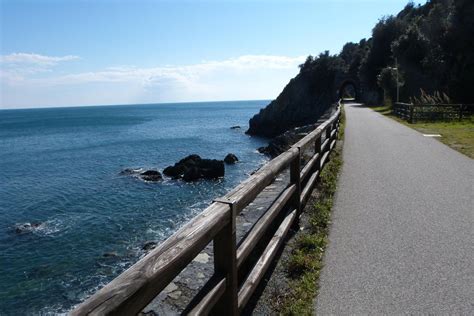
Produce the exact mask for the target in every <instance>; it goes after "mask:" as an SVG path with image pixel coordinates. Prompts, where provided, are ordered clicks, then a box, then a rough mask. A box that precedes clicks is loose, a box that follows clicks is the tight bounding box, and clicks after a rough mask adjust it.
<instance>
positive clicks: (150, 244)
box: [142, 241, 158, 251]
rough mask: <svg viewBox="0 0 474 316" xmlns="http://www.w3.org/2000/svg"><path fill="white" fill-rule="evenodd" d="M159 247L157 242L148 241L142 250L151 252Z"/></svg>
mask: <svg viewBox="0 0 474 316" xmlns="http://www.w3.org/2000/svg"><path fill="white" fill-rule="evenodd" d="M157 245H158V243H157V242H156V241H147V242H146V243H145V244H144V245H143V247H142V250H145V251H150V250H153V249H155V248H156V246H157Z"/></svg>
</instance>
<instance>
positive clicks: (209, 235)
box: [71, 101, 341, 315]
mask: <svg viewBox="0 0 474 316" xmlns="http://www.w3.org/2000/svg"><path fill="white" fill-rule="evenodd" d="M340 117H341V103H340V101H339V103H338V106H337V109H336V112H335V113H334V114H333V115H332V116H331V117H330V118H329V119H327V120H326V121H325V122H324V123H322V124H321V125H319V126H318V127H317V128H316V129H314V130H313V131H312V132H311V133H309V134H308V135H306V136H305V137H304V138H302V139H301V140H300V141H298V142H297V143H296V144H294V145H293V146H292V147H291V148H290V149H289V150H287V151H286V152H284V153H282V154H281V155H279V156H278V157H276V158H274V159H273V160H271V161H270V162H268V163H267V164H266V165H264V166H263V167H262V168H260V169H259V170H258V171H257V172H256V173H255V174H254V175H252V176H251V177H249V178H248V179H247V180H246V181H244V182H242V183H241V184H239V185H238V186H237V187H235V188H234V189H233V190H232V191H230V192H229V193H227V194H226V195H225V196H223V197H222V198H219V199H216V200H214V202H213V203H212V204H211V205H210V206H209V207H207V208H206V209H205V210H204V211H203V212H201V213H200V214H199V215H197V216H196V217H194V218H193V219H192V220H191V221H189V222H188V223H187V224H185V225H184V226H183V227H182V228H181V229H179V230H178V231H177V232H176V233H174V234H173V235H172V236H171V237H169V238H168V239H167V240H165V241H164V242H163V243H161V244H160V245H159V246H158V247H157V248H155V249H154V250H152V251H151V252H150V253H149V254H148V255H146V256H145V257H143V258H142V259H140V260H139V261H138V262H136V263H135V264H134V265H132V266H131V267H130V268H128V269H127V270H126V271H125V272H123V273H122V274H120V275H119V276H118V277H116V278H115V279H114V280H112V281H111V282H110V283H108V284H107V285H105V286H104V287H103V288H102V289H100V290H99V291H97V292H96V293H95V294H93V295H92V296H91V297H89V298H88V299H87V300H86V301H84V302H83V303H82V304H80V305H79V306H78V307H76V308H75V309H74V310H73V311H72V312H71V315H89V314H90V315H104V314H105V315H112V314H113V315H132V314H137V313H139V312H140V311H141V310H143V308H145V307H146V306H147V305H148V304H149V303H150V302H151V301H152V300H153V299H154V298H155V297H156V296H157V295H158V294H160V292H161V291H162V290H163V289H164V288H165V287H166V286H167V285H168V284H169V283H170V282H171V281H172V280H173V279H174V278H175V277H176V276H177V275H178V274H179V273H180V272H181V271H182V270H183V269H185V268H186V267H187V265H188V264H189V263H190V262H191V261H192V260H193V259H194V258H195V257H196V256H197V255H198V254H199V253H200V252H201V251H202V250H203V249H204V248H205V247H206V246H207V245H208V244H209V243H210V242H211V241H212V242H213V245H214V250H213V251H214V275H213V276H212V277H211V279H210V280H209V281H208V283H207V284H206V286H204V287H203V289H202V290H201V292H200V293H199V294H198V295H197V296H196V297H195V299H193V300H192V302H191V303H190V305H189V306H188V308H187V309H186V311H185V312H186V313H189V314H193V315H206V314H209V313H215V314H223V315H237V314H239V313H240V312H241V311H242V310H243V308H244V307H245V305H246V303H247V302H248V301H249V299H250V297H251V296H252V294H253V292H254V291H255V289H256V288H257V286H258V284H259V282H260V280H261V279H262V277H263V276H264V274H265V272H266V271H267V269H268V267H269V266H270V264H271V262H272V260H273V258H274V257H275V255H276V253H277V252H278V249H279V248H280V246H281V244H282V243H283V242H284V240H285V237H286V236H287V233H288V231H289V229H290V227H291V226H292V225H293V224H294V223H295V222H296V221H297V219H298V218H299V216H300V214H301V211H302V208H303V207H304V205H305V204H306V202H307V201H308V199H309V196H310V195H311V191H312V189H313V187H314V185H315V183H316V182H317V179H318V176H319V174H320V172H321V170H322V168H323V167H324V165H325V163H326V162H327V161H328V157H329V153H330V152H331V151H332V150H333V148H334V146H335V144H336V139H337V135H338V132H339V125H340ZM308 150H310V151H311V157H310V159H309V160H308V161H307V162H306V164H305V165H304V166H301V161H302V158H303V153H304V152H305V153H306V152H307V151H308ZM287 168H289V170H290V183H289V184H288V185H287V186H286V187H285V188H284V189H283V191H282V192H281V193H280V194H279V196H278V197H277V198H276V199H275V200H274V201H273V202H272V204H271V205H270V206H269V208H268V209H267V211H266V212H265V213H264V214H263V215H262V216H261V217H260V218H259V219H258V220H257V222H256V223H255V224H254V225H253V226H252V228H251V230H250V231H249V232H248V233H247V235H246V236H245V237H244V238H243V239H242V240H241V241H240V242H239V243H237V241H236V227H235V225H236V217H237V215H238V214H239V213H240V212H241V211H242V210H243V209H244V208H245V207H246V206H247V205H249V204H250V203H251V202H252V201H253V200H254V199H255V198H256V197H257V196H258V194H259V193H261V192H262V191H263V190H264V189H265V188H266V187H267V186H268V185H270V184H271V183H272V182H273V181H274V180H275V179H276V177H277V176H278V175H279V174H280V173H281V172H282V171H284V170H285V169H287ZM278 219H279V221H277V220H278ZM275 225H277V228H276V230H275V232H274V233H273V237H271V235H270V237H271V238H270V239H269V241H268V243H267V244H266V246H265V245H263V246H265V247H264V249H263V252H262V253H261V254H260V256H259V257H258V258H257V259H256V261H255V263H254V264H253V266H252V267H251V268H250V269H249V271H250V272H248V273H247V274H246V275H245V276H244V277H240V278H239V271H240V270H241V268H242V266H243V265H244V262H246V260H247V259H248V258H249V256H250V254H251V253H252V252H253V251H254V250H255V248H256V247H257V245H259V246H262V245H261V241H262V240H263V237H264V236H265V235H268V234H269V228H270V227H272V226H275Z"/></svg>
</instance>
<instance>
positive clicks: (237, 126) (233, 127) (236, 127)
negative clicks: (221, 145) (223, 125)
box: [230, 125, 240, 129]
mask: <svg viewBox="0 0 474 316" xmlns="http://www.w3.org/2000/svg"><path fill="white" fill-rule="evenodd" d="M230 129H240V125H235V126H232V127H231V128H230Z"/></svg>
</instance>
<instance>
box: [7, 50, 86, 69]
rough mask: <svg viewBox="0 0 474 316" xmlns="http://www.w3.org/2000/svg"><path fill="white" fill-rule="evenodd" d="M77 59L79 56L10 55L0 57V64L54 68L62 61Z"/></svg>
mask: <svg viewBox="0 0 474 316" xmlns="http://www.w3.org/2000/svg"><path fill="white" fill-rule="evenodd" d="M76 59H79V56H75V55H67V56H61V57H56V56H45V55H40V54H31V53H12V54H9V55H3V56H0V62H1V63H2V64H9V65H12V64H13V65H21V64H23V65H24V64H30V65H42V66H54V65H57V64H58V63H60V62H63V61H70V60H76Z"/></svg>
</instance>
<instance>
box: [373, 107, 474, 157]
mask: <svg viewBox="0 0 474 316" xmlns="http://www.w3.org/2000/svg"><path fill="white" fill-rule="evenodd" d="M371 109H372V110H374V111H376V112H379V113H381V114H383V115H385V116H389V117H391V118H393V119H394V120H396V121H398V122H400V123H402V124H405V125H406V126H408V127H411V128H413V129H415V130H417V131H419V132H421V133H423V134H440V135H441V137H439V138H436V139H438V140H439V141H441V142H442V143H444V144H446V145H448V146H449V147H451V148H453V149H454V150H457V151H459V152H461V153H463V154H465V155H466V156H468V157H470V158H473V159H474V118H473V117H472V116H471V117H470V118H467V119H464V120H462V121H441V122H416V123H408V122H407V121H404V120H402V119H400V118H398V117H396V116H395V115H393V114H392V110H391V108H390V107H389V106H379V107H371Z"/></svg>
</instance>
